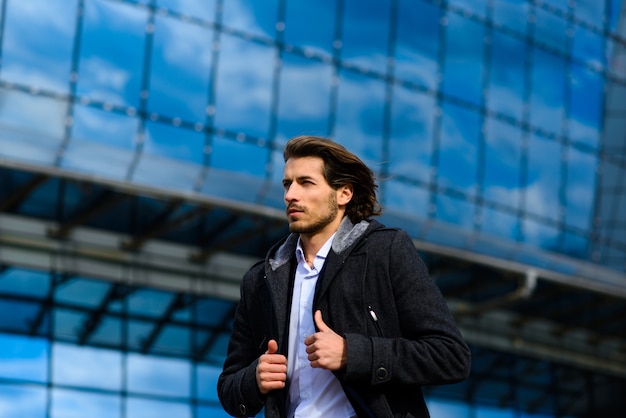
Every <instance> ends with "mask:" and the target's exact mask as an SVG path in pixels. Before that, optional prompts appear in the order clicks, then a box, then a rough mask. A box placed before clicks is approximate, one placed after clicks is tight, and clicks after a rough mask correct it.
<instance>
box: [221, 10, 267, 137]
mask: <svg viewBox="0 0 626 418" xmlns="http://www.w3.org/2000/svg"><path fill="white" fill-rule="evenodd" d="M229 3H231V2H228V4H229ZM233 3H234V2H233ZM275 54H276V52H275V51H274V50H273V49H272V48H271V47H269V46H267V45H262V44H257V43H253V42H250V41H246V40H243V39H240V38H237V37H234V36H229V35H226V34H223V35H222V37H221V44H220V55H219V61H218V69H217V84H216V90H215V95H216V96H215V109H216V111H215V125H216V127H217V128H218V129H227V130H231V131H234V132H243V133H245V134H248V135H254V136H260V137H267V135H268V129H269V123H270V110H271V101H272V86H273V74H274V59H275ZM244 115H245V117H243V116H244Z"/></svg>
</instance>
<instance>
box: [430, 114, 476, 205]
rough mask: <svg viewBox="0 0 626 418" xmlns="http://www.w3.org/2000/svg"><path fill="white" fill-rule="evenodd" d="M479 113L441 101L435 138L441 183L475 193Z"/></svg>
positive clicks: (471, 193)
mask: <svg viewBox="0 0 626 418" xmlns="http://www.w3.org/2000/svg"><path fill="white" fill-rule="evenodd" d="M480 130H481V121H480V115H479V114H478V113H476V112H474V111H471V110H469V109H465V108H463V107H460V106H456V105H453V104H448V103H446V104H444V107H443V110H442V122H441V138H440V141H439V161H438V173H437V174H438V182H439V184H440V185H442V186H445V187H451V188H454V189H456V190H463V191H465V192H466V193H468V194H470V195H474V194H475V193H476V186H477V181H478V167H477V157H478V138H479V135H480Z"/></svg>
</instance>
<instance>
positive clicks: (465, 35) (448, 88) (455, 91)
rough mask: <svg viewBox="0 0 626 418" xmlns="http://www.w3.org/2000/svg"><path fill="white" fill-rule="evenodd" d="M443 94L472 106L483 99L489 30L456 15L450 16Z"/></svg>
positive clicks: (448, 17) (449, 14)
mask: <svg viewBox="0 0 626 418" xmlns="http://www.w3.org/2000/svg"><path fill="white" fill-rule="evenodd" d="M447 20H448V24H447V36H446V47H445V48H446V58H445V67H444V73H443V92H444V93H445V94H449V95H450V96H455V97H458V98H460V99H463V100H467V101H470V102H472V103H476V104H478V103H480V102H481V96H482V73H483V60H484V58H483V50H484V36H485V33H484V32H485V28H484V26H483V25H482V24H480V23H477V22H475V21H473V20H469V19H467V18H465V17H463V16H459V15H457V14H454V13H448V15H447Z"/></svg>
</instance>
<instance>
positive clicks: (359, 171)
mask: <svg viewBox="0 0 626 418" xmlns="http://www.w3.org/2000/svg"><path fill="white" fill-rule="evenodd" d="M283 157H284V159H285V162H286V161H287V160H288V159H289V158H301V157H319V158H321V159H322V160H323V161H324V178H325V179H326V181H327V182H328V184H329V185H330V187H332V188H333V189H334V190H337V189H338V188H339V187H342V186H345V185H347V184H351V185H352V187H353V189H354V192H353V195H352V200H350V202H349V203H348V205H347V206H346V215H347V216H348V217H349V218H350V221H352V223H358V222H360V221H362V220H364V219H369V218H371V217H373V216H378V215H380V214H382V211H383V210H382V207H381V206H380V204H379V203H378V199H377V197H376V189H377V188H378V185H377V184H376V181H375V178H374V172H373V171H372V170H371V169H370V168H369V167H368V166H367V165H365V163H364V162H363V161H361V159H359V157H357V156H356V155H354V154H353V153H351V152H350V151H348V150H347V149H346V148H345V147H344V146H343V145H340V144H338V143H336V142H334V141H332V140H330V139H328V138H322V137H319V136H297V137H295V138H292V139H290V140H289V141H288V142H287V145H285V150H284V152H283Z"/></svg>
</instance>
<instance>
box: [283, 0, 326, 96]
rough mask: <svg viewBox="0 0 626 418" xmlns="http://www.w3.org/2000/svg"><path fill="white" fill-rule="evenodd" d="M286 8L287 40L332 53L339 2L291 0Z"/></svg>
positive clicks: (302, 46)
mask: <svg viewBox="0 0 626 418" xmlns="http://www.w3.org/2000/svg"><path fill="white" fill-rule="evenodd" d="M285 8H286V10H285V33H284V40H285V42H286V43H287V44H291V45H295V46H297V47H300V48H305V49H307V50H310V51H314V52H317V53H324V54H328V55H332V53H333V41H334V38H335V25H336V20H337V13H336V11H337V2H336V1H335V0H316V1H314V2H303V1H297V0H289V1H287V2H286V7H285ZM304 90H305V91H306V89H304Z"/></svg>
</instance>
